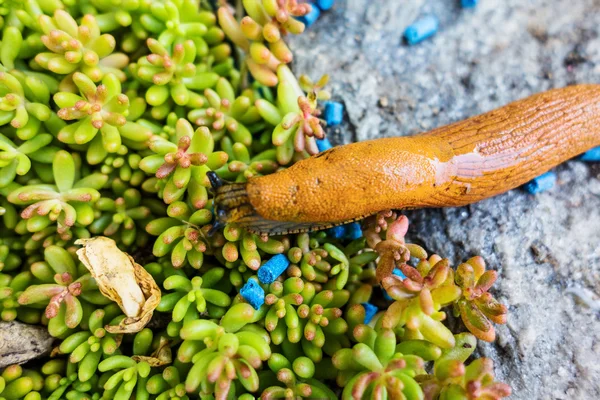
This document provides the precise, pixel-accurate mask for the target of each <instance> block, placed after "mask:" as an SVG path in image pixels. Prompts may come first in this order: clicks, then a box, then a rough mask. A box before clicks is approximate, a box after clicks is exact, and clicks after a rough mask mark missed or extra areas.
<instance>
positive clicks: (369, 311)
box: [362, 303, 379, 324]
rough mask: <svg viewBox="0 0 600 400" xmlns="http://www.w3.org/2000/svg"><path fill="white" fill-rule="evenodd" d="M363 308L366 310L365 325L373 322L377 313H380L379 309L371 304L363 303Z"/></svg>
mask: <svg viewBox="0 0 600 400" xmlns="http://www.w3.org/2000/svg"><path fill="white" fill-rule="evenodd" d="M362 306H363V307H364V308H365V322H364V323H365V324H368V323H369V322H371V320H372V319H373V317H374V316H375V314H377V311H379V309H378V308H377V307H375V306H374V305H373V304H371V303H362Z"/></svg>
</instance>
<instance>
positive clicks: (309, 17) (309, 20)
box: [296, 7, 321, 28]
mask: <svg viewBox="0 0 600 400" xmlns="http://www.w3.org/2000/svg"><path fill="white" fill-rule="evenodd" d="M319 15H321V10H319V7H311V10H310V12H309V13H308V14H306V15H303V16H301V17H297V18H296V19H297V20H298V21H300V22H302V23H303V24H304V25H306V27H307V28H308V27H309V26H311V25H312V24H314V23H315V21H316V20H317V19H319Z"/></svg>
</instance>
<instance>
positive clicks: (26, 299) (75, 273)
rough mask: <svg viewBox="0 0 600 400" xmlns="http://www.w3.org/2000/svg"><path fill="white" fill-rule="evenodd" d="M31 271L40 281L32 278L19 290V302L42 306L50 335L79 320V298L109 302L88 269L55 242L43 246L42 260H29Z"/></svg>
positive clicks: (81, 306)
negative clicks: (81, 266) (25, 286)
mask: <svg viewBox="0 0 600 400" xmlns="http://www.w3.org/2000/svg"><path fill="white" fill-rule="evenodd" d="M31 273H32V274H33V276H35V277H36V278H37V279H38V280H39V282H40V283H38V284H33V282H32V284H30V285H29V286H28V287H27V288H26V289H25V290H23V291H22V292H21V294H20V295H19V298H18V302H19V304H22V305H29V306H32V307H42V308H43V307H45V317H46V318H47V319H48V320H49V321H50V322H49V325H48V331H49V332H50V334H51V335H52V336H55V337H59V338H62V337H64V336H65V335H67V334H69V332H70V330H72V329H75V328H76V327H77V326H78V325H79V324H80V322H81V321H82V319H83V315H84V304H82V300H83V302H84V303H88V302H91V303H94V304H100V305H101V304H107V303H108V302H109V300H108V299H107V298H106V297H104V296H102V295H101V294H100V292H99V291H98V286H97V285H96V282H95V281H94V280H93V279H92V277H91V276H90V274H89V273H87V270H85V269H84V271H82V269H81V268H78V266H77V265H76V263H75V261H74V260H73V257H72V256H71V254H69V252H67V251H66V250H65V249H62V248H60V247H58V246H49V247H47V248H46V249H44V261H39V262H36V263H34V264H32V265H31Z"/></svg>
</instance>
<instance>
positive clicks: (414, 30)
mask: <svg viewBox="0 0 600 400" xmlns="http://www.w3.org/2000/svg"><path fill="white" fill-rule="evenodd" d="M439 26H440V21H439V20H438V19H437V18H436V17H435V16H433V15H427V16H425V17H422V18H419V19H418V20H416V21H415V22H413V24H412V25H410V26H409V27H408V28H406V30H405V31H404V37H405V38H406V41H407V42H408V44H410V45H413V44H417V43H419V42H422V41H423V40H425V39H427V38H429V37H431V36H433V35H435V33H436V32H437V30H438V28H439Z"/></svg>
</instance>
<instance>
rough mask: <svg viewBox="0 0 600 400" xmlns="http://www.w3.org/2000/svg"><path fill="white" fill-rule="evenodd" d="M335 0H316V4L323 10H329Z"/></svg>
mask: <svg viewBox="0 0 600 400" xmlns="http://www.w3.org/2000/svg"><path fill="white" fill-rule="evenodd" d="M333 3H335V0H316V1H315V5H316V6H317V7H319V9H320V10H321V11H327V10H329V9H331V7H333Z"/></svg>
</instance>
